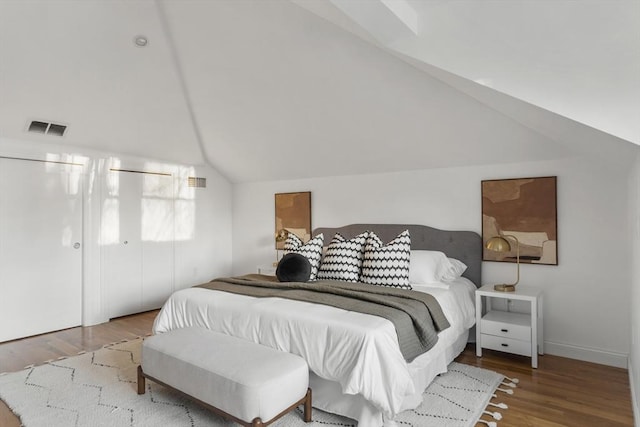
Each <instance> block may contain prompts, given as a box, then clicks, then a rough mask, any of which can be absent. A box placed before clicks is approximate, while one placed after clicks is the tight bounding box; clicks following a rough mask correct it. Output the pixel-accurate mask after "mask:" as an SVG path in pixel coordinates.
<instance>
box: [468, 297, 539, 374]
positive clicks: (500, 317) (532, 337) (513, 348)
mask: <svg viewBox="0 0 640 427" xmlns="http://www.w3.org/2000/svg"><path fill="white" fill-rule="evenodd" d="M482 297H485V301H486V314H485V315H484V316H483V315H482ZM492 298H502V299H505V300H514V301H515V300H520V301H529V303H530V304H531V314H528V313H526V314H524V313H514V312H511V311H498V310H492V309H491V299H492ZM507 307H508V304H507ZM542 332H543V331H542V291H541V290H539V289H535V288H530V287H526V286H520V285H518V286H516V290H515V292H499V291H495V290H494V289H493V285H485V286H483V287H481V288H480V289H477V290H476V355H477V356H478V357H482V349H483V348H489V349H491V350H499V351H504V352H507V353H513V354H520V355H523V356H529V357H531V366H532V367H534V368H537V367H538V354H541V355H542V354H544V337H543V333H542Z"/></svg>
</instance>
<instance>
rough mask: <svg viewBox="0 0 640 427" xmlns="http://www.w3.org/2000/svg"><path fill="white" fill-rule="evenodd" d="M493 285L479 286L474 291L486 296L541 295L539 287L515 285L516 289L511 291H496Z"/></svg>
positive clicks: (527, 296)
mask: <svg viewBox="0 0 640 427" xmlns="http://www.w3.org/2000/svg"><path fill="white" fill-rule="evenodd" d="M493 286H494V285H484V286H482V287H481V288H478V289H476V293H477V294H479V295H483V296H487V297H494V298H507V299H525V300H528V299H531V298H537V297H539V296H540V295H542V290H541V289H538V288H533V287H531V286H520V285H516V290H515V291H513V292H501V291H496V290H495V289H493Z"/></svg>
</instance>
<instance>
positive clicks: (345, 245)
mask: <svg viewBox="0 0 640 427" xmlns="http://www.w3.org/2000/svg"><path fill="white" fill-rule="evenodd" d="M368 235H369V232H368V231H365V232H364V233H362V234H358V235H357V236H356V237H354V238H352V239H349V240H347V239H345V238H344V236H342V234H340V233H336V235H335V236H333V239H331V243H329V247H328V248H327V252H326V253H325V254H324V258H323V259H322V265H320V270H319V271H318V280H342V281H344V282H357V281H359V280H360V270H361V269H362V258H363V255H364V245H365V243H367V236H368Z"/></svg>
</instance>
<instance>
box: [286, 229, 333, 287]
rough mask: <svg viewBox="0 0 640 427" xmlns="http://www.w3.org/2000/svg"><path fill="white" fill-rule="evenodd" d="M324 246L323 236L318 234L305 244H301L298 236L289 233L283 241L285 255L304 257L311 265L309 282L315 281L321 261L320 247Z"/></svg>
mask: <svg viewBox="0 0 640 427" xmlns="http://www.w3.org/2000/svg"><path fill="white" fill-rule="evenodd" d="M323 244H324V234H322V233H320V234H318V235H317V236H316V237H314V238H313V239H311V240H309V241H308V242H307V243H303V242H302V240H300V238H299V237H298V236H296V235H295V234H293V233H289V235H288V236H287V240H285V241H284V252H285V253H292V252H293V253H297V254H300V255H304V256H305V257H307V259H308V260H309V264H311V275H310V276H309V281H313V280H316V276H317V275H318V268H319V267H320V260H321V259H322V245H323Z"/></svg>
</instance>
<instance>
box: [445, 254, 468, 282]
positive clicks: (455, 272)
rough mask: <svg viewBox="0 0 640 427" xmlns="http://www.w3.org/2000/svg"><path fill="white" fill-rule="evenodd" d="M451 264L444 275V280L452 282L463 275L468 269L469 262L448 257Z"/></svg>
mask: <svg viewBox="0 0 640 427" xmlns="http://www.w3.org/2000/svg"><path fill="white" fill-rule="evenodd" d="M447 259H448V260H449V263H450V264H451V266H450V267H449V269H448V270H447V271H446V272H445V273H444V274H443V275H442V280H443V281H445V282H451V281H453V280H456V279H457V278H458V277H460V276H462V273H464V272H465V271H466V270H467V264H465V263H464V262H462V261H460V260H459V259H455V258H447Z"/></svg>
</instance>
